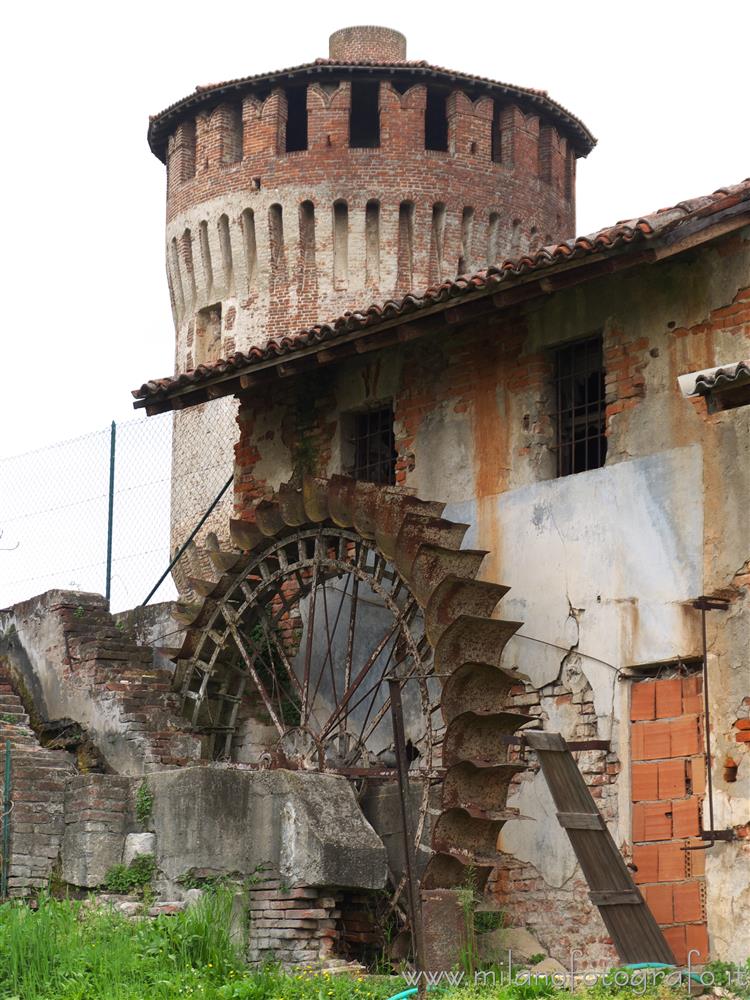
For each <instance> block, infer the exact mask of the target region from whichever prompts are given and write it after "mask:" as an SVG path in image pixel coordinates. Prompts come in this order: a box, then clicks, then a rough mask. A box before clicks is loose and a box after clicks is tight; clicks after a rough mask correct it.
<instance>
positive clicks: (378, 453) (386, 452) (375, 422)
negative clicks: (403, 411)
mask: <svg viewBox="0 0 750 1000" xmlns="http://www.w3.org/2000/svg"><path fill="white" fill-rule="evenodd" d="M353 416H354V422H353V426H354V440H353V445H354V468H353V470H352V474H353V476H354V478H355V479H360V480H363V481H365V482H368V483H385V484H386V485H390V486H392V485H393V484H394V483H395V482H396V442H395V438H394V434H393V406H392V405H390V404H389V405H388V406H383V407H380V408H379V409H377V410H365V411H364V412H362V413H355V414H353Z"/></svg>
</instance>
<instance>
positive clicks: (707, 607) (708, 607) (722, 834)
mask: <svg viewBox="0 0 750 1000" xmlns="http://www.w3.org/2000/svg"><path fill="white" fill-rule="evenodd" d="M692 605H693V607H694V608H696V609H697V610H698V611H700V613H701V636H702V640H703V721H704V726H705V730H706V793H707V798H708V830H705V831H703V833H702V834H701V837H702V839H703V840H707V841H708V843H707V844H701V845H700V846H699V847H698V848H697V849H698V850H701V849H702V850H710V848H712V847H713V846H714V844H715V843H716V841H717V840H733V839H734V834H733V832H732V831H731V830H715V829H714V782H713V773H712V772H713V760H712V755H711V708H710V704H709V697H708V639H707V635H706V612H707V611H726V610H727V609H728V607H729V602H728V601H725V600H723V599H722V598H716V597H705V596H704V597H699V598H698V599H697V600H695V601H693V602H692Z"/></svg>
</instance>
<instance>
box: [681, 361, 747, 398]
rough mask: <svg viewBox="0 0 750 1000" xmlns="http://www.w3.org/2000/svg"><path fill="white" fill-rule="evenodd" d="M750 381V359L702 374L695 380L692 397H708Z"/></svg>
mask: <svg viewBox="0 0 750 1000" xmlns="http://www.w3.org/2000/svg"><path fill="white" fill-rule="evenodd" d="M748 379H750V358H748V359H747V360H746V361H737V362H736V363H735V364H733V365H722V366H721V367H720V368H713V369H712V370H711V371H706V372H700V373H699V374H698V375H697V377H696V379H695V386H694V388H693V391H692V393H691V395H696V396H707V395H708V394H709V392H714V391H717V392H720V391H721V390H722V389H730V388H732V386H734V385H739V384H741V383H743V382H746V381H747V380H748Z"/></svg>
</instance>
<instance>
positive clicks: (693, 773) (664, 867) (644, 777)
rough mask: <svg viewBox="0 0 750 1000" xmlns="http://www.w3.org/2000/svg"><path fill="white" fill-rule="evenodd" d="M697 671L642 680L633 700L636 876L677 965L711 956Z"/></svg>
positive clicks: (703, 761) (700, 716)
mask: <svg viewBox="0 0 750 1000" xmlns="http://www.w3.org/2000/svg"><path fill="white" fill-rule="evenodd" d="M702 691H703V683H702V679H701V677H700V675H699V674H691V675H689V676H687V677H684V676H683V677H673V678H670V679H668V680H643V681H637V682H636V683H634V684H633V686H632V695H631V703H630V720H631V724H630V736H631V750H632V752H631V782H632V787H631V799H632V828H633V863H634V865H635V866H636V868H637V870H636V872H635V881H636V883H637V884H638V885H639V887H640V889H641V892H642V893H643V895H644V897H645V899H646V902H647V903H648V905H649V906H650V908H651V912H652V913H653V914H654V917H655V918H656V920H657V922H658V923H659V925H660V926H661V928H662V930H663V932H664V937H665V938H666V939H667V941H668V942H669V944H670V946H671V948H672V950H673V951H674V954H675V958H676V959H677V961H678V962H679V963H685V962H686V961H687V953H688V951H689V950H690V949H692V948H695V949H697V951H699V952H700V958H695V957H694V958H693V964H695V965H698V964H702V963H703V962H706V961H707V960H708V934H707V930H706V911H705V851H703V850H698V851H686V850H684V848H685V847H688V846H696V845H699V844H701V843H702V841H701V840H700V831H701V808H702V801H703V795H704V792H705V776H706V759H705V753H704V746H705V744H704V735H703V699H702Z"/></svg>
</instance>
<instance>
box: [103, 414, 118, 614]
mask: <svg viewBox="0 0 750 1000" xmlns="http://www.w3.org/2000/svg"><path fill="white" fill-rule="evenodd" d="M116 443H117V424H116V423H115V422H114V420H113V421H112V427H111V429H110V435H109V511H108V514H107V583H106V587H105V590H104V596H105V597H106V598H107V601H109V597H110V594H111V592H112V526H113V519H114V511H115V447H116Z"/></svg>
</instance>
